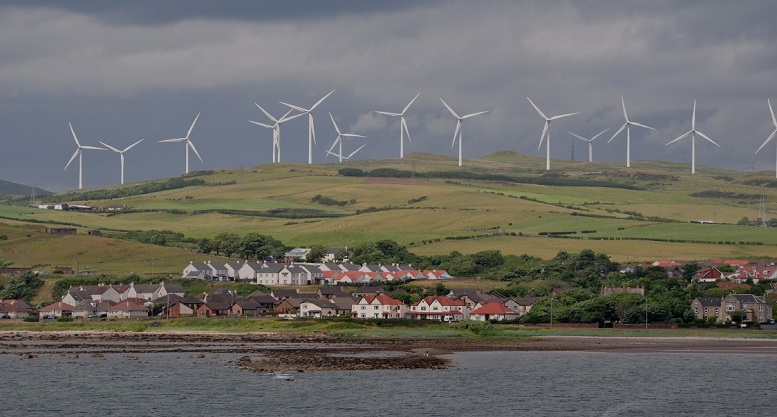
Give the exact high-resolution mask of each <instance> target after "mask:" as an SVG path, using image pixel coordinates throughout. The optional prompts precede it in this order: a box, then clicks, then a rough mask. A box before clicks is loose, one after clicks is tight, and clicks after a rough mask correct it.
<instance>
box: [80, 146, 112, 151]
mask: <svg viewBox="0 0 777 417" xmlns="http://www.w3.org/2000/svg"><path fill="white" fill-rule="evenodd" d="M81 149H91V150H93V151H107V149H105V148H98V147H96V146H82V147H81Z"/></svg>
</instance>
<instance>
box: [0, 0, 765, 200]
mask: <svg viewBox="0 0 777 417" xmlns="http://www.w3.org/2000/svg"><path fill="white" fill-rule="evenodd" d="M775 15H777V3H774V2H773V1H771V0H768V1H767V0H764V1H745V2H730V1H594V0H585V1H558V2H548V1H525V2H514V1H489V2H472V1H463V0H462V1H440V2H434V1H424V2H416V1H400V2H396V1H380V2H377V1H355V0H354V1H341V2H331V1H307V2H289V1H267V2H255V1H250V2H249V1H246V2H229V1H227V2H224V1H162V2H159V1H126V2H107V1H82V2H77V1H72V2H60V1H37V2H28V1H10V2H9V1H7V2H3V3H2V5H0V50H2V51H3V54H0V126H2V129H0V141H2V143H3V144H4V146H5V148H4V152H3V154H2V157H1V158H2V159H0V178H2V179H4V180H11V181H16V182H23V183H33V182H34V183H37V184H38V185H40V186H42V187H43V188H46V186H48V187H49V188H52V189H55V190H64V189H69V188H73V187H75V186H76V185H77V175H78V172H77V169H74V167H72V166H71V167H70V168H68V170H67V171H63V170H62V169H63V168H64V165H65V163H66V162H67V160H68V158H69V157H70V155H71V154H72V152H73V150H74V148H73V147H74V143H73V140H72V138H71V137H70V132H69V129H68V127H67V124H68V122H71V123H73V125H74V127H75V128H76V132H77V133H78V134H79V139H81V140H82V141H83V142H84V143H85V144H89V145H97V144H98V142H97V141H98V140H103V141H105V142H106V143H110V144H112V145H115V146H117V147H122V148H123V147H124V146H127V145H129V144H131V143H133V142H134V141H136V140H138V139H139V138H146V140H145V141H144V142H143V143H141V144H140V145H138V146H137V148H133V149H132V150H131V151H130V153H128V154H127V168H126V176H127V179H128V181H139V180H144V179H150V178H157V177H162V176H175V175H179V174H180V173H182V171H183V157H184V154H183V148H182V147H181V148H180V149H179V147H177V144H166V143H162V144H160V143H158V142H157V140H159V139H164V138H169V137H175V136H180V135H182V134H184V133H185V131H186V129H188V126H189V125H190V124H191V121H192V119H193V118H194V116H195V115H196V114H197V113H201V114H202V115H201V117H200V119H199V120H198V123H197V126H196V127H195V130H194V132H193V133H192V137H193V140H194V141H195V144H196V146H197V149H198V150H199V151H200V153H201V154H202V156H203V159H204V161H205V162H204V163H201V162H200V161H199V160H196V159H195V158H194V157H193V156H191V155H190V165H191V169H216V168H236V167H238V166H240V165H243V166H245V167H251V166H254V165H257V164H261V163H266V162H269V161H270V141H271V135H270V132H268V131H266V130H265V129H262V128H260V127H258V126H255V125H252V124H249V123H248V120H259V121H262V120H265V119H266V118H265V116H264V115H263V114H262V113H261V112H259V110H258V109H257V108H256V107H255V106H254V103H259V104H261V105H262V106H263V107H265V108H266V109H267V110H268V111H269V112H270V113H272V114H274V115H276V116H279V115H282V114H283V113H284V112H285V111H286V108H285V107H284V106H282V105H281V104H279V101H286V102H289V103H292V104H297V105H300V106H303V107H304V106H309V105H311V104H313V103H314V102H315V101H316V100H318V98H320V97H322V96H323V95H325V94H326V93H328V92H329V91H331V90H333V89H335V90H336V92H335V94H333V95H332V96H331V97H330V98H328V99H327V100H326V101H325V102H324V103H323V104H322V106H321V107H320V109H318V110H317V112H316V115H315V123H316V132H317V136H318V144H317V146H316V148H315V154H314V161H315V162H328V161H332V159H331V157H327V156H326V155H325V154H324V151H325V150H326V149H327V148H328V147H329V145H330V144H331V141H332V140H333V139H334V136H335V132H334V129H333V127H332V124H331V121H330V120H329V115H328V113H329V112H331V113H332V115H333V117H335V119H336V120H337V122H338V124H339V126H340V127H341V129H343V130H353V131H354V132H355V133H361V134H365V135H367V136H368V138H367V139H365V140H364V141H363V142H351V143H349V144H348V145H349V146H354V147H355V146H358V145H359V144H361V143H367V145H368V146H367V147H365V148H364V150H363V151H361V152H360V153H359V154H358V157H361V158H378V157H381V158H385V157H395V156H398V153H399V152H398V151H399V149H398V143H397V142H398V140H399V125H398V121H397V120H396V119H392V118H385V117H383V116H380V115H376V114H375V113H374V112H373V111H374V110H383V111H400V110H401V109H402V108H403V107H404V106H405V105H406V104H407V102H408V101H409V100H410V99H411V98H412V97H413V96H415V95H416V94H417V93H421V96H420V97H419V98H418V100H417V101H416V102H415V103H414V104H413V107H412V108H411V109H410V111H409V112H408V114H407V121H408V125H409V130H410V134H411V137H412V139H413V142H412V143H406V147H405V151H406V153H409V152H432V153H438V154H442V155H449V156H455V150H452V149H451V146H450V144H451V139H452V136H453V129H454V126H455V119H453V117H452V116H451V115H450V114H449V113H448V111H447V110H445V109H444V108H443V107H442V105H441V103H440V101H439V99H440V98H443V99H445V100H446V102H448V103H449V104H450V105H451V106H452V107H453V108H454V109H455V110H456V111H457V112H461V113H471V112H476V111H481V110H489V111H490V112H489V113H488V114H486V115H484V116H478V117H476V118H473V119H470V120H467V121H466V122H465V124H464V127H463V129H464V133H463V135H464V157H465V158H475V157H480V156H483V155H486V154H488V153H490V152H494V151H498V150H505V149H509V150H517V151H520V152H523V153H526V154H528V155H532V156H537V157H544V149H542V151H538V150H537V144H538V141H539V135H540V132H541V130H542V123H543V122H542V120H541V119H540V118H539V116H538V115H537V114H536V112H535V111H534V109H533V108H532V107H531V106H530V105H529V103H528V101H527V100H526V96H530V97H531V98H532V100H534V101H535V103H537V105H538V106H540V108H541V109H542V110H543V111H545V112H546V113H549V114H559V113H567V112H581V114H580V115H578V116H575V117H572V118H569V119H564V120H561V121H559V122H557V123H554V125H553V126H552V127H551V137H552V142H551V156H552V158H557V159H568V158H569V157H570V153H571V152H570V151H571V149H570V148H571V140H572V138H571V136H569V135H568V134H567V133H566V131H567V130H572V131H574V132H576V133H578V134H581V135H583V136H592V135H593V134H595V133H597V132H599V131H601V130H602V129H604V128H606V127H611V128H612V130H611V131H610V133H614V130H616V129H617V128H618V127H620V125H621V124H622V123H623V115H622V110H621V103H620V96H621V95H624V98H625V101H626V105H627V107H628V110H629V116H630V117H631V118H632V119H634V120H636V121H638V122H641V123H644V124H647V125H650V126H653V127H655V128H656V129H657V130H656V131H643V130H632V142H631V147H632V155H631V157H632V160H634V161H638V160H648V159H653V160H666V161H672V162H683V163H688V162H690V144H689V143H685V142H683V143H677V144H673V145H671V146H669V147H666V146H664V145H665V144H666V143H667V142H669V141H670V140H672V139H674V138H675V137H677V136H678V135H680V134H681V133H684V132H685V131H687V130H688V129H689V128H690V118H691V109H692V105H693V100H694V99H697V100H698V109H697V123H698V126H699V128H700V130H702V131H703V132H705V133H707V134H708V135H709V136H710V137H712V138H713V139H715V140H716V141H718V143H720V144H721V148H720V149H719V148H716V147H714V146H711V145H710V146H707V144H697V161H698V163H699V164H707V165H715V166H722V167H729V168H737V169H741V168H742V167H749V166H753V165H757V166H759V167H763V168H771V167H773V165H774V152H773V150H774V148H773V147H772V146H769V147H768V148H769V149H771V150H768V151H767V150H764V151H762V152H761V153H759V154H758V155H754V152H755V149H757V147H758V146H760V144H761V143H762V141H763V140H764V139H765V138H766V137H767V136H768V134H769V133H770V132H771V131H772V127H771V121H770V116H769V112H768V108H767V106H766V99H767V98H772V99H773V102H775V101H777V85H775V83H774V80H775V79H777V47H775V42H774V39H777V25H774V24H773V22H772V20H773V16H775ZM775 104H777V103H775ZM263 118H264V119H263ZM604 136H607V135H604ZM282 137H283V144H284V145H283V146H284V148H283V152H284V153H283V156H284V158H283V160H284V161H293V162H303V161H306V160H307V123H306V120H305V118H299V119H297V120H294V121H292V122H289V123H288V124H286V125H284V127H283V129H282ZM608 139H609V136H607V137H601V138H599V139H597V142H596V143H595V144H594V158H595V159H596V160H600V161H618V162H621V163H623V162H624V159H625V148H626V145H625V138H623V137H620V138H616V139H615V140H614V141H612V142H611V143H610V144H607V140H608ZM576 145H577V146H576V150H577V153H578V155H580V149H583V146H582V143H578V144H576ZM774 146H777V144H774ZM349 149H350V148H349ZM7 155H13V158H12V159H13V160H14V161H16V160H23V161H34V163H28V164H22V165H21V166H14V167H13V168H11V164H9V163H8V160H7V158H8V156H7ZM578 159H579V156H578ZM465 163H466V162H465ZM542 167H544V164H541V166H538V169H540V168H542ZM84 182H85V186H87V187H92V186H97V185H106V184H112V183H116V182H118V157H117V156H116V155H114V154H111V153H107V152H97V153H90V154H88V155H87V154H85V161H84Z"/></svg>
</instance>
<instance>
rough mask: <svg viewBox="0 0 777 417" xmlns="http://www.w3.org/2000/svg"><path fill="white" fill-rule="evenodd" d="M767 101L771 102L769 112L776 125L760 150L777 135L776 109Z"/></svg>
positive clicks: (776, 172)
mask: <svg viewBox="0 0 777 417" xmlns="http://www.w3.org/2000/svg"><path fill="white" fill-rule="evenodd" d="M766 103H767V104H769V113H771V114H772V124H773V125H774V132H772V134H771V135H769V137H768V138H766V140H765V141H764V143H762V144H761V147H759V148H758V151H760V150H761V149H763V147H764V146H766V144H767V143H769V141H770V140H772V139H774V136H775V135H777V118H775V117H774V110H772V102H771V101H769V99H767V100H766ZM758 151H755V153H758ZM774 175H775V178H777V168H775V174H774Z"/></svg>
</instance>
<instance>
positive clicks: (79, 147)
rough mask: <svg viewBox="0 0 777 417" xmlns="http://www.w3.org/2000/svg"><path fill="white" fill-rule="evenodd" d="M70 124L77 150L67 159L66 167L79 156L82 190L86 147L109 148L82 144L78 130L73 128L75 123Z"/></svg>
mask: <svg viewBox="0 0 777 417" xmlns="http://www.w3.org/2000/svg"><path fill="white" fill-rule="evenodd" d="M68 125H69V126H70V133H72V134H73V140H74V141H76V146H77V148H76V151H75V152H74V153H73V156H71V157H70V160H69V161H67V165H65V169H67V167H69V166H70V163H71V162H73V160H74V159H76V156H77V157H78V189H79V190H82V189H83V188H84V176H83V174H84V164H83V151H84V149H93V150H96V151H105V150H107V149H105V148H98V147H96V146H86V145H81V143H79V142H78V137H77V136H76V131H75V130H73V125H72V124H70V123H68Z"/></svg>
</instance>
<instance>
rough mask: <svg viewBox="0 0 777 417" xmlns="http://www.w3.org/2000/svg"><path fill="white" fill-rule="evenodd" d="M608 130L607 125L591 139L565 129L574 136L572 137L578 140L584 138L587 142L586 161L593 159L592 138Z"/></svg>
mask: <svg viewBox="0 0 777 417" xmlns="http://www.w3.org/2000/svg"><path fill="white" fill-rule="evenodd" d="M608 130H610V128H609V127H608V128H607V129H604V130H602V131H601V132H599V133H597V134H596V136H594V137H592V138H591V139H586V138H584V137H582V136H580V135H576V134H574V133H572V132H569V131H567V133H569V134H570V135H572V136H574V137H576V138H578V139H580V140H584V141H586V142H588V162H593V161H594V146H593V143H592V142H593V141H594V139H596V138H598V137H599V136H601V135H602V133H604V132H606V131H608Z"/></svg>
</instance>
